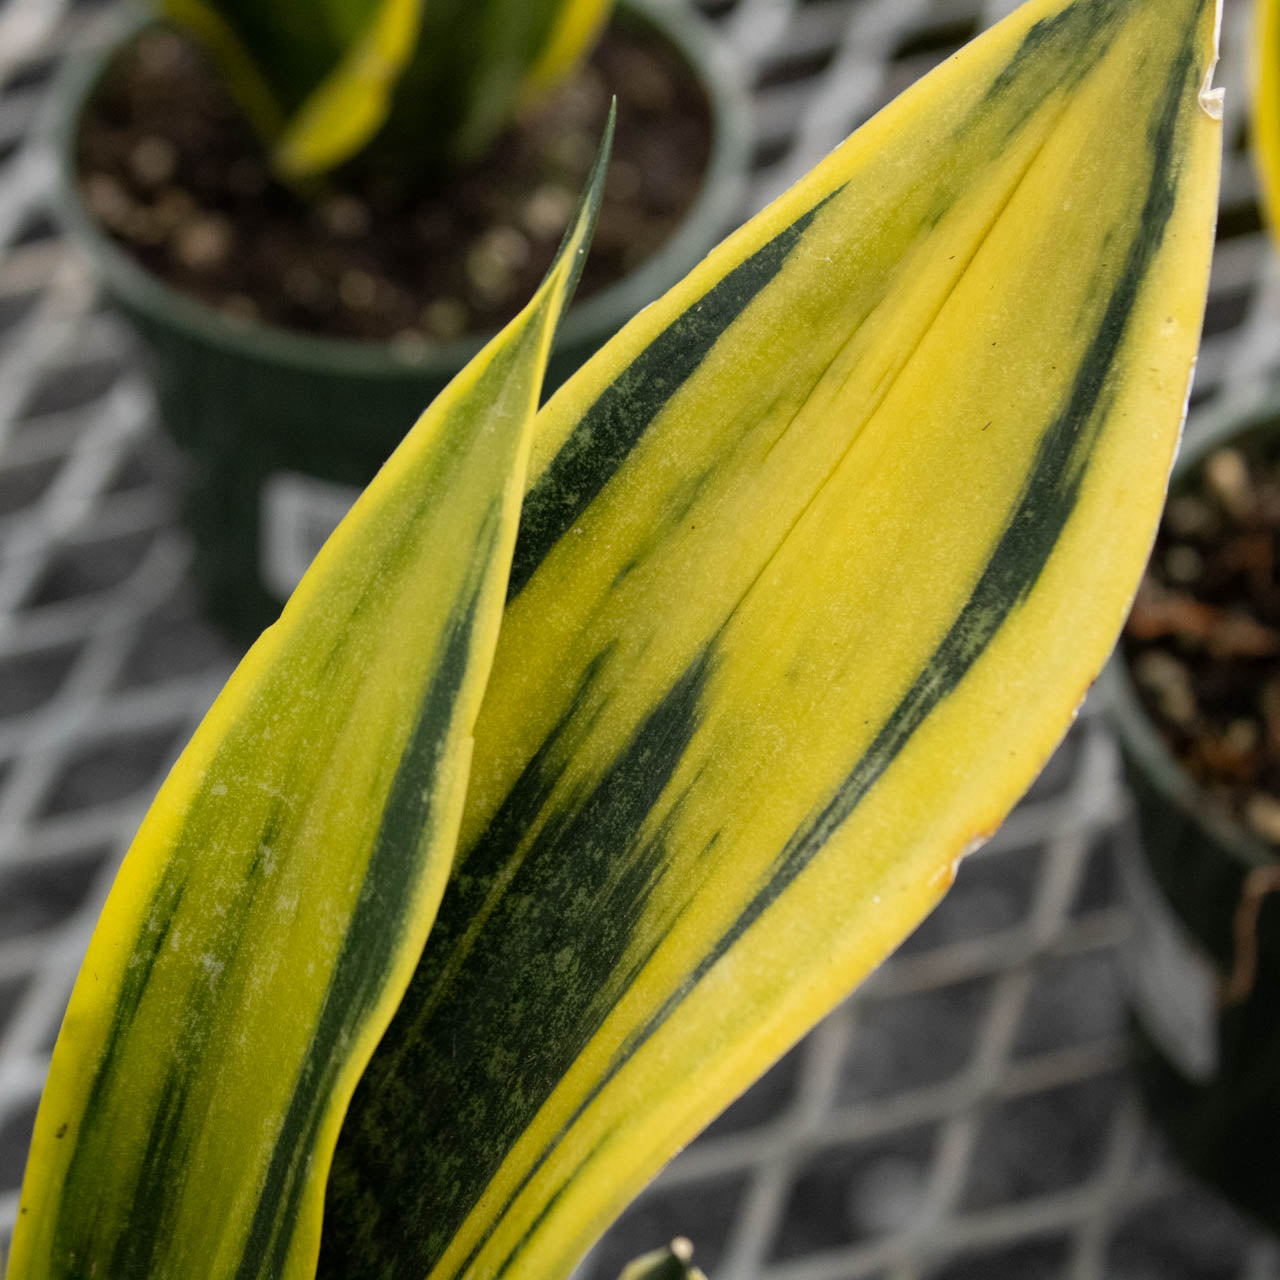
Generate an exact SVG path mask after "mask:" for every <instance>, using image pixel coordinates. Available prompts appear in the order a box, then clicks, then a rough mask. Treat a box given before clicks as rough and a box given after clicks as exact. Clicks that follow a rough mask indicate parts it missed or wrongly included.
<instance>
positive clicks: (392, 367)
mask: <svg viewBox="0 0 1280 1280" xmlns="http://www.w3.org/2000/svg"><path fill="white" fill-rule="evenodd" d="M618 8H619V10H620V11H621V12H623V13H626V14H628V15H629V16H633V17H638V18H639V19H640V20H641V21H642V22H644V23H646V24H648V25H649V26H651V27H653V28H655V29H656V30H657V31H658V32H660V33H661V34H662V35H663V36H664V37H665V38H666V39H667V40H668V41H669V42H670V43H671V44H672V45H673V46H674V47H675V48H676V49H677V50H678V51H679V52H680V54H681V55H682V57H683V58H684V60H685V61H686V62H687V63H688V65H689V66H690V67H691V68H692V70H693V71H694V73H695V74H696V75H697V76H698V78H699V80H700V81H701V82H702V85H703V88H704V90H705V91H706V94H707V98H708V101H709V104H710V109H711V153H710V156H709V158H708V162H707V168H706V172H705V173H704V174H703V176H702V184H701V187H700V188H699V191H698V194H697V196H696V197H695V199H694V201H693V203H692V204H691V205H690V207H689V209H688V210H687V212H686V213H685V215H684V217H683V218H682V219H681V221H680V223H679V224H678V225H677V226H676V228H675V230H674V232H673V233H672V234H671V235H670V236H669V237H668V238H667V240H666V241H665V243H664V244H663V245H662V246H661V247H660V248H659V249H658V250H657V251H656V252H655V253H654V254H652V255H651V256H650V257H649V258H647V259H646V260H645V261H644V262H643V263H641V264H640V266H639V267H637V268H636V270H635V271H633V272H631V273H630V274H629V275H627V276H625V277H623V278H622V279H621V280H619V281H617V282H615V283H614V284H611V285H609V286H608V287H607V288H605V289H602V290H601V291H600V292H599V293H597V294H595V295H593V296H592V297H590V298H587V299H585V300H583V301H582V302H579V303H574V304H573V305H571V306H570V308H569V310H568V312H567V313H566V315H565V317H564V319H563V320H562V321H561V324H560V326H559V330H558V333H557V336H556V346H557V347H559V348H563V349H572V348H573V347H575V346H586V345H588V344H589V343H592V342H593V341H594V342H595V343H596V344H597V345H598V344H602V343H603V342H604V340H605V339H606V338H608V337H609V336H611V335H612V334H613V333H614V332H616V330H618V329H619V328H621V326H622V325H623V324H625V323H626V322H627V321H628V320H630V319H631V318H632V316H634V315H635V314H636V313H637V312H638V311H640V310H641V309H642V308H643V307H645V306H646V305H648V304H649V303H650V302H651V301H653V300H654V299H655V298H656V297H657V296H658V295H659V294H661V293H662V292H664V291H665V289H666V288H669V287H670V285H671V284H673V283H674V282H675V281H676V280H677V279H679V278H680V276H682V275H684V274H685V273H686V272H687V271H688V270H689V269H691V268H692V267H693V266H694V265H696V262H697V261H698V260H699V259H700V258H701V257H702V256H703V255H704V254H705V252H706V251H707V248H708V244H707V241H708V236H707V235H706V232H705V231H704V227H706V226H707V225H711V226H714V227H716V228H717V231H718V232H721V233H727V231H728V230H729V229H730V228H731V221H732V219H733V217H734V215H735V214H736V213H737V212H739V211H740V209H741V206H742V201H743V198H744V196H745V192H746V185H747V168H748V162H749V157H750V150H751V140H752V133H751V128H750V112H751V105H750V98H749V95H748V91H747V83H746V75H745V69H744V67H743V65H742V63H741V61H740V60H739V59H738V58H737V57H736V56H735V55H734V54H733V52H732V50H731V48H730V47H729V46H727V45H726V43H725V42H724V41H723V40H721V39H719V38H718V37H717V36H716V34H715V33H714V31H713V30H712V29H711V28H710V25H709V24H708V23H707V22H706V20H705V19H704V18H702V17H701V16H700V15H698V14H696V13H694V12H693V11H691V10H688V9H686V8H683V7H676V6H673V5H671V4H669V3H664V2H663V0H618ZM154 21H155V19H154V18H153V17H151V16H150V15H148V16H144V17H141V18H140V17H138V16H137V14H136V13H135V14H134V15H133V16H132V19H131V20H130V21H129V22H128V23H127V24H126V25H125V26H124V27H123V29H118V30H117V31H116V33H115V34H114V36H113V37H112V38H110V39H107V40H105V41H104V42H103V43H102V44H101V45H100V46H98V47H95V48H93V49H91V50H87V51H84V52H82V53H80V54H79V55H75V56H72V57H71V58H70V59H69V60H68V63H67V66H66V69H65V71H64V73H63V75H62V77H61V79H60V81H59V84H58V87H57V90H56V91H55V94H54V102H53V110H52V115H51V120H50V128H49V137H50V141H51V142H52V145H53V148H54V150H55V159H56V175H55V184H54V191H53V196H54V208H55V212H56V213H57V215H58V217H59V219H60V220H61V222H62V224H63V225H64V227H66V228H67V230H68V231H69V232H70V233H71V235H72V236H73V238H74V239H75V240H76V241H78V242H79V243H80V244H81V245H83V246H84V247H85V248H86V249H87V251H88V253H89V256H90V257H91V259H92V260H93V262H94V264H95V266H96V267H97V268H98V270H99V271H100V273H101V274H102V276H103V278H104V280H105V282H106V284H107V286H108V288H109V290H110V291H111V292H112V293H114V294H115V295H116V296H117V297H119V299H120V300H121V301H122V302H124V303H125V304H126V305H128V306H130V307H133V308H135V309H136V310H137V311H139V312H141V313H143V314H145V315H150V316H162V317H164V320H165V322H166V323H168V324H169V325H171V326H173V327H176V328H179V329H182V330H185V331H186V332H188V333H189V334H191V335H193V336H195V337H197V338H198V339H199V340H201V341H202V342H204V343H207V344H208V345H210V346H213V347H216V348H219V349H222V350H224V351H227V352H229V353H231V354H234V355H238V356H242V357H247V358H249V359H253V360H256V361H265V362H272V363H276V364H280V365H284V366H288V367H290V368H292V369H295V370H299V371H302V372H307V373H315V374H332V373H334V372H339V373H343V374H353V375H357V376H365V377H378V376H392V377H396V376H399V377H403V376H413V377H422V376H435V377H440V378H447V377H449V376H451V375H452V373H454V372H455V371H456V370H458V369H460V368H461V367H462V366H463V365H464V364H466V363H467V362H468V361H469V360H470V359H471V358H472V357H473V356H474V355H475V354H476V353H477V352H479V351H480V350H481V349H482V348H483V347H484V346H485V344H486V343H487V342H488V341H489V340H490V339H491V338H493V336H494V335H495V334H496V333H497V332H498V329H496V328H495V329H492V330H486V331H485V332H483V333H480V334H474V335H467V336H465V337H463V338H458V339H455V340H453V341H450V342H437V343H429V344H425V345H424V346H423V347H421V348H419V347H417V346H414V347H413V348H412V349H408V350H406V349H405V348H404V347H403V346H401V345H397V344H396V343H394V342H392V341H387V342H367V341H362V340H358V339H352V338H333V337H326V336H321V335H318V334H310V333H305V332H303V331H300V330H291V329H286V328H282V327H279V326H276V325H269V324H264V323H261V322H260V321H255V320H248V319H240V318H238V317H234V316H228V315H226V314H225V313H223V312H221V311H218V310H216V309H215V308H213V307H210V306H208V305H207V304H205V303H203V302H200V301H198V300H197V299H195V298H192V297H190V296H189V295H187V294H185V293H183V292H182V291H181V290H179V289H177V288H175V287H173V286H172V285H170V284H168V283H166V282H165V281H163V280H162V279H160V277H158V276H156V275H153V274H152V273H151V272H150V271H148V270H146V268H144V267H143V266H141V265H140V264H139V263H138V262H137V261H135V260H134V258H132V257H131V256H130V255H129V254H128V253H127V252H126V251H125V250H124V249H122V248H121V247H120V246H119V245H118V244H116V242H115V241H114V240H113V239H112V238H111V237H110V236H109V235H108V234H107V233H106V232H105V231H104V230H103V229H102V227H101V226H100V225H99V223H98V221H97V220H96V219H95V218H94V217H93V216H92V215H91V214H90V213H89V211H88V210H87V209H86V208H85V206H84V203H83V201H82V200H81V197H80V191H79V186H78V183H77V175H76V154H75V153H76V148H75V138H76V133H77V131H78V127H79V122H80V117H81V114H82V112H83V110H84V106H85V103H86V102H87V100H88V98H89V96H90V94H91V93H92V92H93V90H94V89H95V88H96V86H97V84H98V82H99V80H100V79H101V77H102V75H103V74H104V72H105V71H106V69H107V66H108V65H109V63H110V61H111V59H112V58H113V57H114V56H115V55H116V54H117V53H118V52H119V50H120V49H121V48H122V47H123V46H124V45H125V44H126V43H127V42H128V41H129V40H131V39H132V38H133V37H134V36H135V35H137V33H138V32H139V31H141V30H142V29H144V28H145V27H147V26H148V25H151V24H152V23H153V22H154Z"/></svg>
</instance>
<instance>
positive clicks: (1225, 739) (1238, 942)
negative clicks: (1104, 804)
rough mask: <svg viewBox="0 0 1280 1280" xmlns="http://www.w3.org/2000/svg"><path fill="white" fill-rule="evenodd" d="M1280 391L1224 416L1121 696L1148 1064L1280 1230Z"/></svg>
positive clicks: (1182, 496) (1134, 639)
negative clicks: (1134, 831)
mask: <svg viewBox="0 0 1280 1280" xmlns="http://www.w3.org/2000/svg"><path fill="white" fill-rule="evenodd" d="M1278 543H1280V399H1276V398H1274V397H1273V398H1272V399H1271V401H1270V402H1269V403H1267V404H1265V405H1263V406H1262V407H1261V408H1260V409H1259V410H1258V411H1257V412H1255V413H1254V414H1252V415H1250V416H1248V417H1247V418H1244V419H1240V418H1237V417H1231V418H1224V419H1220V420H1219V421H1217V422H1213V423H1209V424H1206V425H1205V426H1204V427H1203V428H1202V429H1201V430H1200V431H1199V432H1197V433H1196V436H1195V438H1194V439H1193V440H1192V441H1191V443H1190V445H1189V447H1188V449H1187V450H1186V454H1185V457H1184V458H1183V459H1182V460H1181V461H1180V463H1179V465H1178V467H1177V469H1176V470H1175V473H1174V480H1173V485H1172V491H1171V497H1170V502H1169V507H1168V510H1167V512H1166V515H1165V519H1164V523H1163V525H1162V528H1161V534H1160V537H1159V540H1158V541H1157V543H1156V548H1155V552H1154V554H1153V556H1152V561H1151V566H1150V568H1149V569H1148V574H1147V578H1146V581H1145V582H1144V585H1143V588H1142V591H1141V592H1140V593H1139V596H1138V600H1137V603H1136V604H1135V607H1134V610H1133V614H1132V616H1131V618H1130V621H1129V623H1128V627H1127V633H1126V638H1125V642H1124V644H1123V646H1122V648H1121V651H1120V653H1119V654H1118V655H1117V657H1116V658H1115V659H1114V660H1113V661H1112V663H1111V665H1110V667H1109V668H1108V670H1107V672H1106V678H1105V691H1106V694H1107V698H1108V705H1109V710H1110V712H1111V719H1112V722H1113V724H1114V725H1115V727H1116V730H1117V734H1118V737H1119V740H1120V745H1121V749H1122V755H1123V759H1124V763H1125V773H1126V777H1127V779H1128V781H1129V785H1130V789H1131V791H1132V793H1133V796H1134V800H1135V808H1136V816H1137V821H1138V828H1139V834H1140V837H1141V853H1140V856H1137V851H1135V856H1133V857H1131V858H1130V860H1129V861H1128V862H1127V863H1126V864H1125V867H1124V871H1125V880H1126V887H1127V889H1128V890H1129V893H1128V896H1129V900H1130V903H1131V904H1132V907H1133V910H1134V916H1135V925H1136V936H1135V939H1134V941H1133V944H1132V946H1131V948H1130V953H1131V956H1132V961H1133V963H1132V964H1131V977H1132V982H1131V987H1132V991H1133V1003H1134V1010H1135V1015H1136V1016H1135V1023H1136V1032H1137V1050H1138V1056H1137V1066H1138V1071H1139V1078H1140V1080H1141V1083H1142V1086H1143V1091H1144V1094H1145V1096H1146V1100H1147V1102H1148V1105H1149V1107H1150V1109H1151V1111H1152V1112H1153V1114H1154V1116H1155V1118H1156V1119H1157V1121H1158V1122H1159V1123H1160V1124H1161V1126H1162V1127H1163V1128H1164V1130H1165V1131H1166V1132H1167V1133H1168V1135H1169V1136H1170V1138H1171V1139H1172V1141H1173V1143H1174V1145H1175V1147H1176V1148H1177V1150H1178V1152H1179V1154H1180V1155H1181V1156H1182V1157H1183V1158H1184V1160H1185V1161H1186V1162H1187V1163H1188V1164H1189V1165H1190V1166H1191V1167H1192V1168H1193V1169H1194V1170H1195V1171H1196V1172H1198V1173H1199V1174H1200V1175H1201V1176H1202V1177H1204V1178H1206V1179H1207V1180H1208V1181H1210V1182H1212V1183H1214V1184H1215V1185H1217V1186H1218V1187H1219V1188H1220V1189H1222V1190H1223V1191H1225V1192H1226V1193H1227V1194H1228V1195H1229V1196H1231V1198H1232V1199H1234V1200H1235V1201H1237V1202H1238V1203H1239V1204H1241V1205H1242V1206H1243V1207H1245V1208H1247V1209H1249V1210H1250V1211H1251V1212H1252V1213H1254V1214H1255V1215H1257V1216H1259V1217H1260V1218H1261V1219H1262V1220H1263V1221H1265V1222H1267V1223H1268V1224H1269V1225H1270V1226H1271V1227H1273V1228H1280V1210H1278V1209H1277V1205H1276V1200H1275V1194H1274V1186H1275V1177H1276V1173H1277V1163H1276V1152H1277V1151H1278V1150H1280V1018H1277V1011H1280V853H1278V852H1277V848H1278V846H1280V587H1278V584H1277V577H1276V559H1275V555H1276V549H1277V544H1278Z"/></svg>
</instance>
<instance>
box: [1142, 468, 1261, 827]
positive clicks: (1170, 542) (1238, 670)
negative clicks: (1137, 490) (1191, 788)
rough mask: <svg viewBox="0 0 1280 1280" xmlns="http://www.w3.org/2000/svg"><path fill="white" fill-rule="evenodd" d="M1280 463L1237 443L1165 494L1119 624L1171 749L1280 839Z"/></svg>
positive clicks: (1223, 802) (1224, 801) (1209, 787)
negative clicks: (1134, 592) (1144, 565)
mask: <svg viewBox="0 0 1280 1280" xmlns="http://www.w3.org/2000/svg"><path fill="white" fill-rule="evenodd" d="M1278 555H1280V465H1278V464H1277V463H1276V462H1275V461H1268V460H1265V459H1263V458H1260V457H1255V456H1252V455H1250V454H1248V453H1245V452H1243V451H1241V450H1237V449H1234V448H1224V449H1218V450H1217V451H1215V452H1214V453H1212V454H1210V455H1209V456H1208V458H1206V460H1205V462H1204V463H1203V464H1202V465H1201V467H1200V468H1199V469H1198V471H1197V474H1196V476H1195V478H1194V479H1193V481H1192V483H1191V484H1190V485H1188V486H1186V487H1185V488H1183V489H1182V490H1180V491H1179V492H1177V493H1175V495H1174V496H1173V497H1172V498H1171V499H1170V502H1169V506H1168V510H1167V511H1166V512H1165V516H1164V521H1163V523H1162V525H1161V529H1160V534H1159V537H1158V538H1157V541H1156V547H1155V552H1154V554H1153V555H1152V558H1151V564H1150V566H1149V567H1148V570H1147V575H1146V577H1145V579H1144V580H1143V583H1142V586H1141V588H1140V589H1139V592H1138V598H1137V600H1136V602H1135V604H1134V607H1133V612H1132V614H1131V615H1130V618H1129V622H1128V624H1127V626H1126V628H1125V638H1124V648H1125V657H1126V661H1127V664H1128V667H1129V671H1130V673H1131V675H1132V677H1133V680H1134V684H1135V686H1136V687H1137V689H1138V692H1139V694H1140V696H1141V697H1142V699H1143V701H1144V703H1145V704H1146V705H1147V707H1148V709H1149V710H1150V712H1151V713H1152V715H1153V716H1154V718H1155V720H1156V723H1157V724H1158V725H1159V727H1160V729H1161V732H1162V733H1163V736H1164V738H1165V740H1166V742H1167V743H1168V745H1169V747H1170V749H1171V751H1172V752H1173V754H1174V756H1175V758H1176V759H1177V760H1178V761H1179V763H1180V764H1181V765H1182V767H1183V768H1184V769H1186V771H1187V772H1188V773H1189V774H1190V775H1191V776H1192V777H1193V778H1195V779H1196V781H1197V782H1199V783H1200V785H1201V786H1202V787H1203V788H1204V790H1205V791H1206V792H1207V793H1208V794H1209V795H1210V796H1211V797H1212V798H1213V799H1214V800H1215V801H1216V802H1217V803H1218V804H1219V805H1220V806H1221V807H1222V809H1223V810H1224V811H1225V812H1226V813H1227V814H1228V815H1229V816H1230V817H1232V818H1234V819H1235V820H1236V821H1237V822H1240V823H1242V824H1244V825H1245V826H1246V827H1248V828H1249V829H1250V830H1251V831H1253V832H1254V833H1255V834H1256V835H1257V836H1259V837H1261V838H1262V839H1264V840H1266V841H1268V842H1270V843H1271V844H1272V845H1274V846H1278V847H1280V578H1278V577H1277V556H1278Z"/></svg>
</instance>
